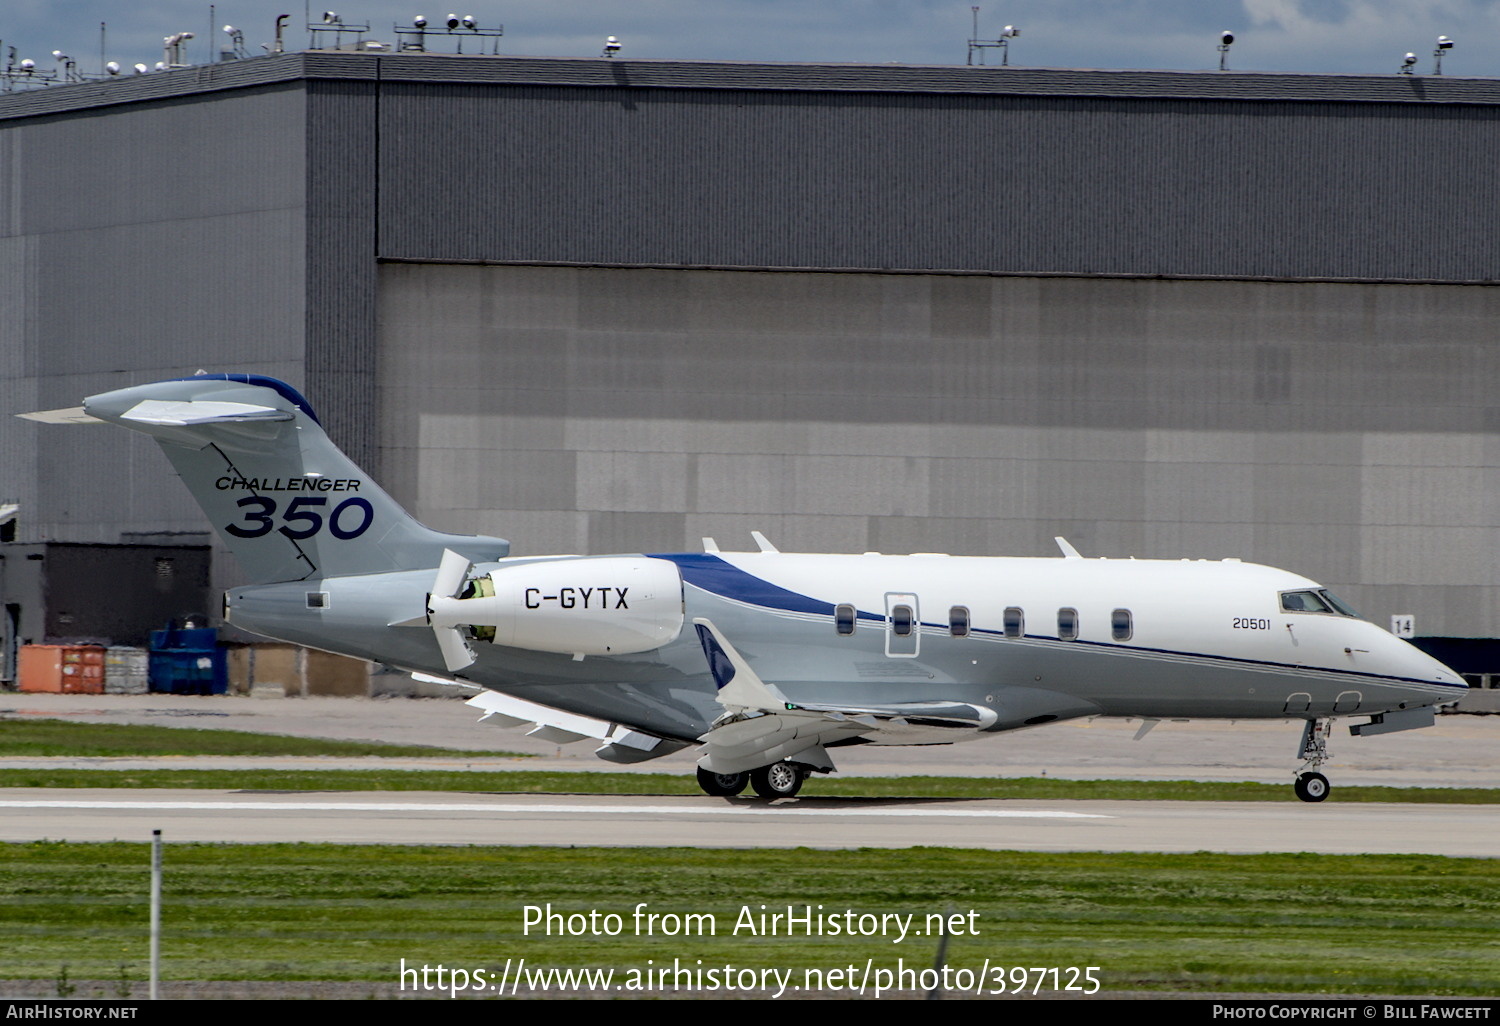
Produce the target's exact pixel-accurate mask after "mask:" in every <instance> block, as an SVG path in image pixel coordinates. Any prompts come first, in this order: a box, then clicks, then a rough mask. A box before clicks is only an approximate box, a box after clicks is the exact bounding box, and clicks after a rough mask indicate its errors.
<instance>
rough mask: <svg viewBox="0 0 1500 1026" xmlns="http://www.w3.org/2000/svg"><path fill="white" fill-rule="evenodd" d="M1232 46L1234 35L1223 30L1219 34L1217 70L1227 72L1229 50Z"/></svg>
mask: <svg viewBox="0 0 1500 1026" xmlns="http://www.w3.org/2000/svg"><path fill="white" fill-rule="evenodd" d="M1233 45H1234V33H1233V32H1230V31H1229V30H1228V29H1225V30H1224V31H1223V32H1220V33H1219V70H1220V71H1228V70H1229V48H1230V47H1231V46H1233Z"/></svg>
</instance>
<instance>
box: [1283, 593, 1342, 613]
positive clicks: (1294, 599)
mask: <svg viewBox="0 0 1500 1026" xmlns="http://www.w3.org/2000/svg"><path fill="white" fill-rule="evenodd" d="M1281 608H1282V609H1283V610H1284V611H1285V612H1288V613H1331V612H1333V610H1332V609H1329V608H1328V603H1327V602H1324V601H1323V600H1322V599H1320V598H1319V597H1318V593H1317V592H1315V591H1284V592H1282V593H1281Z"/></svg>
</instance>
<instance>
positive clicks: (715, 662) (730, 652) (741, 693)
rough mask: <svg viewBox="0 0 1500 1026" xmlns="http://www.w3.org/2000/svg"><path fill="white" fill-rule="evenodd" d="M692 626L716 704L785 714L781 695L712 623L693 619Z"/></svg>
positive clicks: (785, 705)
mask: <svg viewBox="0 0 1500 1026" xmlns="http://www.w3.org/2000/svg"><path fill="white" fill-rule="evenodd" d="M693 626H694V627H695V628H697V630H698V641H699V643H700V644H701V645H702V646H703V655H704V656H705V657H706V658H707V659H708V671H709V672H710V673H711V674H713V678H714V685H715V686H716V687H717V688H718V695H717V696H716V697H717V698H718V701H719V704H720V705H723V706H727V707H731V708H736V709H760V710H763V711H765V712H772V711H785V710H786V709H787V708H788V707H789V706H790V703H789V702H788V701H787V700H786V696H785V695H783V694H782V693H781V692H780V691H778V690H777V689H776V688H775V687H773V686H772V685H770V684H767V683H766V682H765V681H763V680H761V679H760V677H759V675H757V674H756V672H755V671H754V670H752V669H750V664H749V663H747V662H746V661H745V657H744V656H742V655H740V654H739V652H738V651H736V650H735V647H734V646H733V645H731V644H730V643H729V639H728V638H726V637H724V635H723V634H721V633H720V632H719V628H717V627H715V626H714V622H713V621H712V620H710V619H708V618H706V617H702V616H698V617H694V618H693Z"/></svg>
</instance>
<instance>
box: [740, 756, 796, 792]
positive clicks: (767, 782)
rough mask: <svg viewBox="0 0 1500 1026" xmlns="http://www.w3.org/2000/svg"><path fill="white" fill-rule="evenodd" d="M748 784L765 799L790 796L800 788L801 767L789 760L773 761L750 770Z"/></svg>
mask: <svg viewBox="0 0 1500 1026" xmlns="http://www.w3.org/2000/svg"><path fill="white" fill-rule="evenodd" d="M750 786H751V787H753V788H755V793H756V794H758V795H760V796H761V797H762V798H765V799H767V800H770V799H775V798H790V797H792V796H793V795H795V794H796V793H797V792H798V791H800V790H802V767H800V766H798V765H796V764H795V763H790V762H773V763H771V765H769V766H762V767H761V768H760V769H754V770H751V771H750Z"/></svg>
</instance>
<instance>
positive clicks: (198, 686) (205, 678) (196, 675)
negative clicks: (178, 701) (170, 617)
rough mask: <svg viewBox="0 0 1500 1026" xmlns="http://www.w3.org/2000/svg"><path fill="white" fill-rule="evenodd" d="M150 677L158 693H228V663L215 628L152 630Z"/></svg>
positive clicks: (153, 689) (152, 688)
mask: <svg viewBox="0 0 1500 1026" xmlns="http://www.w3.org/2000/svg"><path fill="white" fill-rule="evenodd" d="M148 674H149V680H150V686H151V690H152V691H153V692H155V693H157V694H164V695H222V694H224V693H226V692H227V691H228V690H229V660H228V659H227V658H226V656H225V652H224V649H222V648H220V647H219V632H218V631H216V630H214V629H213V628H212V627H169V628H167V629H166V630H164V631H152V632H151V655H150V666H149V669H148Z"/></svg>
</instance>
